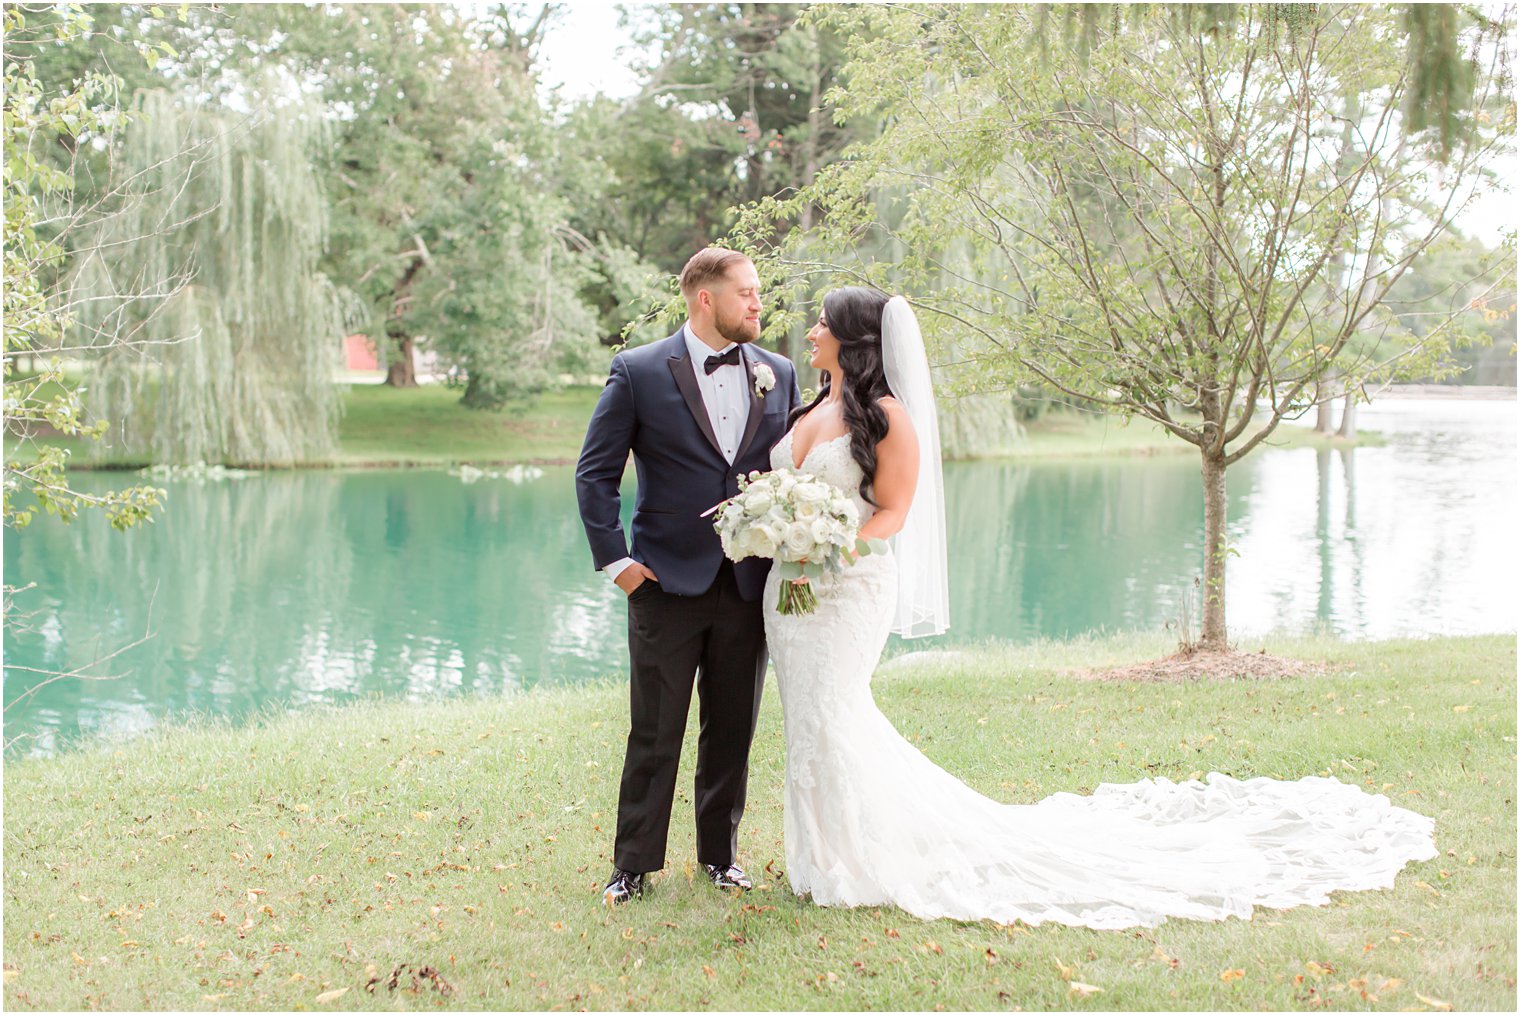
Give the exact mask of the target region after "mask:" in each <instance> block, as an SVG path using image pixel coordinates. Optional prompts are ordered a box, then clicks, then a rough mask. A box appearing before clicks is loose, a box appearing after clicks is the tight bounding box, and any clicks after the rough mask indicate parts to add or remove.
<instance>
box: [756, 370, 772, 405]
mask: <svg viewBox="0 0 1520 1015" xmlns="http://www.w3.org/2000/svg"><path fill="white" fill-rule="evenodd" d="M775 386H776V373H775V371H774V370H772V369H771V368H770V367H769V366H767V365H766V364H764V363H757V364H755V394H757V395H759V396H760V397H761V398H764V397H765V393H766V392H767V391H769V390H771V389H772V388H774V387H775Z"/></svg>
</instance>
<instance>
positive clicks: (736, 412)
mask: <svg viewBox="0 0 1520 1015" xmlns="http://www.w3.org/2000/svg"><path fill="white" fill-rule="evenodd" d="M681 334H682V335H683V336H684V337H685V338H686V355H687V357H688V358H690V360H691V366H692V370H693V372H694V373H695V374H696V375H697V390H698V391H700V392H701V393H702V404H703V405H704V406H706V408H707V421H708V422H709V423H711V424H712V430H713V434H714V435H715V436H716V437H717V438H718V447H719V448H721V449H722V451H723V457H724V458H726V459H728V464H730V465H732V464H733V463H734V459H735V458H736V457H737V456H738V454H739V442H740V441H741V440H742V439H743V438H744V427H745V425H746V424H748V423H749V385H750V378H749V374H748V371H746V370H745V369H744V355H743V353H742V352H741V353H740V355H739V362H738V363H733V364H729V363H725V364H723V365H722V366H720V367H718V368H717V369H716V370H714V371H713V372H712V373H710V374H709V373H708V372H707V357H709V356H721V355H722V354H723V353H726V352H728V350H730V349H732V348H733V347H734V343H732V342H728V343H725V344H724V345H723V347H722V348H720V349H714V348H712V347H711V346H709V345H708V344H707V343H706V342H704V341H702V340H701V339H700V338H698V337H697V336H696V335H695V334H694V333H693V332H692V330H691V323H690V322H687V323H686V324H683V325H682V326H681ZM632 563H633V558H632V557H624V558H623V559H622V560H615V561H613V562H612V563H611V564H608V565H607V566H606V567H604V568H602V570H603V571H605V572H606V573H607V577H609V578H611V579H612V580H613V581H616V580H617V576H618V575H620V574H622V573H623V570H624V569H625V568H627V567H628V565H629V564H632Z"/></svg>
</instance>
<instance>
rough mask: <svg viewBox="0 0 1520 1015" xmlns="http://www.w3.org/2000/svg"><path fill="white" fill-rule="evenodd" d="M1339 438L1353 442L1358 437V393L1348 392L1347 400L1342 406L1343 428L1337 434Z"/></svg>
mask: <svg viewBox="0 0 1520 1015" xmlns="http://www.w3.org/2000/svg"><path fill="white" fill-rule="evenodd" d="M1335 435H1336V436H1337V437H1344V438H1345V439H1346V440H1348V441H1349V440H1352V439H1353V438H1355V437H1356V392H1355V391H1348V392H1346V400H1345V401H1344V402H1343V403H1342V404H1341V428H1340V429H1339V430H1337V431H1336V432H1335Z"/></svg>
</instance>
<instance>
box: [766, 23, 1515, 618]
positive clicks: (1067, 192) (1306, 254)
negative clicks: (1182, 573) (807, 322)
mask: <svg viewBox="0 0 1520 1015" xmlns="http://www.w3.org/2000/svg"><path fill="white" fill-rule="evenodd" d="M1284 13H1285V12H1282V11H1279V10H1278V8H1276V7H1275V6H1272V5H1244V6H1240V7H1230V8H1227V9H1226V8H1223V7H1220V8H1219V9H1218V10H1213V9H1212V8H1211V9H1189V10H1188V11H1186V12H1182V11H1179V10H1176V9H1168V8H1162V7H1148V8H1144V9H1142V10H1140V11H1138V12H1134V13H1132V14H1131V15H1128V17H1129V19H1130V20H1129V21H1128V22H1127V23H1123V22H1120V21H1115V22H1113V23H1111V24H1106V23H1103V22H1101V21H1098V22H1095V21H1093V20H1091V19H1088V20H1086V21H1084V22H1082V24H1084V25H1085V26H1086V27H1084V32H1085V33H1086V36H1085V37H1086V38H1087V39H1088V42H1087V43H1086V44H1085V45H1074V44H1067V45H1062V46H1044V47H1043V49H1042V41H1043V40H1044V39H1045V35H1046V34H1047V32H1048V25H1046V24H1045V16H1044V15H1043V14H1041V12H1040V11H1038V10H1032V9H1029V8H1025V7H1021V6H1016V5H982V6H972V5H958V4H939V5H916V6H914V7H912V8H905V7H887V6H853V5H851V6H830V7H827V8H819V9H818V10H817V12H816V13H812V14H810V15H809V19H810V20H812V19H814V18H816V19H818V20H819V21H821V22H822V23H825V24H827V25H828V26H830V28H831V29H832V30H833V31H834V32H835V33H836V34H838V35H840V36H845V37H848V38H849V39H850V40H851V41H850V49H849V58H850V59H849V62H848V64H847V65H846V66H845V68H844V70H843V72H842V79H843V83H842V84H841V86H840V87H839V88H837V89H835V90H834V91H833V92H832V93H831V94H830V96H829V99H830V101H831V102H832V103H833V105H834V106H835V108H836V109H837V115H838V116H839V117H841V118H849V117H869V116H878V117H881V118H883V119H884V120H885V121H886V123H887V127H886V129H885V131H884V132H883V134H882V135H881V137H880V138H878V139H877V140H874V141H871V142H868V143H864V144H860V145H857V146H856V147H854V148H853V149H851V150H850V152H849V153H848V157H847V158H846V159H844V160H842V161H840V162H837V163H835V164H833V165H830V166H827V167H825V168H824V169H823V170H822V171H821V172H820V173H819V174H818V175H817V177H816V178H815V179H814V180H813V182H812V183H810V184H809V185H808V186H807V187H804V188H803V189H802V190H800V191H799V192H797V193H796V194H795V195H787V196H783V197H780V198H775V199H763V200H761V201H758V202H755V203H754V204H752V205H750V206H748V207H747V208H745V209H743V210H742V212H741V216H740V220H739V223H738V225H737V228H736V232H737V234H738V235H739V237H740V239H739V242H740V243H741V244H744V245H747V248H748V249H750V250H751V251H753V252H754V253H755V254H756V255H757V256H759V257H760V258H761V261H762V279H766V280H770V281H771V282H773V283H775V284H777V285H779V286H781V287H783V288H785V289H786V290H787V291H788V292H789V294H790V302H791V303H792V304H793V305H801V304H804V303H806V302H807V301H808V299H809V298H810V296H811V294H812V293H814V292H816V291H817V290H819V289H821V288H825V287H828V286H832V285H837V284H841V283H853V284H867V285H876V286H879V287H881V288H885V289H889V290H895V291H900V292H908V293H912V294H914V299H915V301H916V303H917V305H918V306H919V307H920V310H921V316H922V317H924V318H925V325H926V327H925V330H926V333H927V334H928V335H929V337H930V338H931V340H937V344H938V350H939V352H938V355H937V357H936V358H937V359H938V360H939V361H940V362H941V363H943V364H945V365H946V366H945V367H942V368H941V370H942V373H943V374H945V375H946V376H942V377H941V381H942V382H943V383H946V386H947V387H948V388H949V389H950V390H955V391H986V390H994V391H995V390H1001V389H1004V388H1006V387H1008V386H1010V385H1012V384H1018V383H1028V382H1038V383H1040V384H1043V385H1045V386H1047V387H1048V388H1050V389H1054V390H1055V391H1057V392H1060V393H1061V394H1062V395H1064V396H1066V397H1068V398H1071V399H1073V400H1076V401H1078V402H1083V403H1087V404H1091V405H1095V406H1098V407H1102V408H1105V409H1108V410H1111V411H1117V412H1120V413H1125V414H1130V415H1138V416H1141V417H1144V418H1146V419H1149V420H1151V421H1153V422H1155V423H1157V424H1159V425H1161V426H1162V427H1164V428H1166V430H1167V431H1169V432H1170V433H1172V434H1173V435H1174V436H1176V437H1178V438H1180V439H1182V440H1184V441H1186V442H1188V443H1190V444H1192V445H1194V446H1195V447H1196V448H1198V450H1199V452H1200V454H1201V455H1202V456H1203V459H1204V462H1205V465H1206V471H1207V470H1208V469H1212V470H1213V471H1214V472H1215V473H1216V474H1218V473H1220V472H1222V470H1223V469H1224V468H1226V467H1227V466H1228V465H1230V464H1232V463H1234V462H1236V461H1239V460H1240V459H1241V458H1242V457H1243V456H1245V455H1246V454H1249V453H1250V452H1251V451H1252V450H1254V449H1255V448H1256V447H1258V446H1259V445H1260V444H1261V442H1262V441H1264V440H1266V439H1267V438H1268V437H1270V435H1271V434H1272V432H1273V431H1274V429H1275V428H1276V427H1277V425H1278V424H1279V423H1280V422H1281V421H1282V420H1284V419H1289V418H1296V417H1297V416H1299V415H1302V414H1303V413H1304V412H1306V411H1308V410H1309V409H1310V408H1311V407H1312V406H1313V405H1314V403H1315V401H1316V400H1317V399H1321V398H1326V397H1334V395H1336V394H1339V393H1340V391H1341V390H1345V389H1346V388H1350V389H1355V388H1356V387H1357V386H1359V385H1361V384H1363V383H1367V382H1371V381H1380V380H1386V379H1391V378H1399V377H1414V376H1421V375H1424V374H1428V373H1431V372H1437V371H1443V370H1447V369H1449V364H1450V356H1449V353H1450V348H1451V341H1450V340H1451V337H1452V335H1451V333H1450V331H1449V330H1448V329H1445V328H1439V327H1438V328H1431V329H1429V330H1427V331H1425V332H1423V333H1421V334H1418V335H1417V334H1414V333H1412V332H1410V331H1408V330H1407V329H1406V328H1405V327H1403V325H1402V323H1401V322H1400V320H1399V319H1398V317H1397V316H1396V315H1395V314H1394V313H1392V312H1391V310H1390V309H1389V308H1388V306H1387V305H1386V304H1385V300H1386V299H1387V298H1388V296H1389V293H1390V291H1391V288H1392V286H1393V285H1394V284H1395V283H1396V282H1397V281H1398V280H1399V278H1400V277H1401V276H1402V275H1403V274H1404V273H1405V272H1406V271H1407V270H1408V269H1409V267H1410V266H1411V265H1412V264H1414V263H1416V261H1417V260H1418V258H1419V257H1420V256H1421V254H1422V252H1423V251H1424V250H1425V249H1426V248H1427V247H1429V246H1430V244H1431V243H1432V242H1433V241H1434V240H1435V239H1436V238H1437V237H1438V236H1439V235H1440V234H1441V233H1442V231H1443V230H1445V229H1446V228H1447V227H1448V226H1449V224H1450V221H1451V217H1452V215H1453V213H1454V212H1455V211H1456V210H1458V209H1460V208H1461V207H1462V206H1463V204H1464V203H1465V202H1466V201H1468V200H1470V199H1471V197H1472V196H1473V194H1474V193H1475V192H1476V190H1478V189H1481V188H1483V187H1485V186H1491V185H1492V182H1493V181H1492V180H1491V178H1490V177H1489V175H1488V174H1490V173H1491V171H1492V168H1493V167H1495V166H1497V165H1499V164H1500V159H1501V158H1502V156H1503V155H1504V154H1505V153H1507V152H1509V151H1511V150H1512V149H1513V135H1514V114H1513V105H1512V104H1511V103H1508V102H1506V100H1505V98H1504V95H1503V92H1502V87H1503V86H1504V83H1505V82H1506V81H1507V80H1508V74H1507V69H1506V68H1505V67H1504V65H1503V64H1502V61H1500V62H1497V63H1493V64H1491V65H1489V66H1486V67H1483V68H1481V71H1482V72H1481V73H1480V74H1479V75H1478V76H1477V78H1476V79H1475V92H1474V95H1475V98H1474V100H1473V102H1472V108H1473V109H1474V110H1475V111H1477V112H1478V113H1481V114H1482V115H1481V116H1480V115H1476V114H1475V115H1474V116H1473V118H1472V119H1473V121H1474V122H1473V127H1472V130H1471V131H1468V132H1466V133H1464V134H1461V135H1458V136H1456V137H1455V138H1454V142H1453V143H1454V148H1453V150H1452V152H1451V154H1450V158H1449V160H1448V161H1447V162H1446V164H1445V165H1444V167H1443V165H1442V158H1443V153H1442V151H1441V149H1440V146H1438V145H1434V144H1430V143H1426V141H1425V140H1424V139H1423V138H1422V137H1420V136H1411V135H1410V134H1408V133H1407V131H1405V130H1404V129H1403V125H1402V124H1401V120H1400V110H1401V108H1402V104H1403V102H1404V100H1405V94H1406V86H1407V81H1408V77H1409V72H1410V67H1411V65H1412V64H1417V63H1418V62H1419V59H1420V57H1419V55H1418V54H1416V53H1412V52H1411V47H1410V44H1409V41H1408V38H1407V35H1406V34H1405V33H1403V32H1401V30H1400V22H1399V21H1398V16H1397V13H1396V12H1392V11H1390V10H1388V9H1386V8H1378V7H1371V6H1359V7H1335V8H1331V7H1316V8H1314V9H1313V11H1312V12H1309V11H1304V10H1295V11H1293V12H1291V13H1292V18H1291V20H1290V21H1287V22H1285V21H1283V15H1284ZM1216 15H1217V16H1216ZM1284 27H1286V28H1287V30H1286V31H1284V30H1283V28H1284ZM1507 30H1508V26H1506V25H1498V24H1493V23H1490V22H1484V23H1481V24H1476V25H1472V26H1471V27H1468V28H1465V29H1464V30H1463V32H1462V34H1461V43H1462V45H1463V46H1464V47H1466V48H1467V50H1468V51H1470V52H1471V53H1473V54H1475V55H1478V54H1482V55H1485V56H1490V57H1492V58H1493V59H1494V60H1499V55H1498V54H1500V53H1502V49H1503V47H1502V45H1499V42H1500V40H1501V39H1502V36H1503V33H1504V32H1506V31H1507ZM1437 171H1440V172H1441V173H1442V180H1441V185H1440V187H1439V188H1438V189H1437V188H1432V187H1431V186H1430V185H1429V184H1428V183H1427V181H1428V180H1430V179H1432V178H1433V177H1434V176H1435V174H1436V172H1437ZM815 209H822V211H823V212H824V218H823V222H822V225H821V227H820V228H817V229H814V230H812V231H811V232H810V233H808V234H806V235H805V236H801V235H799V234H797V233H790V234H787V233H785V232H784V231H778V230H777V228H776V226H775V223H776V222H777V221H781V222H798V221H801V220H802V219H803V217H804V216H805V215H810V214H812V212H813V210H815ZM778 232H779V234H780V235H781V236H782V238H781V239H780V240H778V239H776V237H777V235H778ZM1512 279H1513V267H1512V265H1511V266H1509V267H1508V270H1501V271H1499V272H1498V273H1497V274H1495V275H1494V276H1493V277H1492V278H1491V280H1490V281H1491V289H1490V290H1488V291H1485V293H1482V294H1479V295H1480V296H1485V295H1492V294H1493V293H1494V292H1495V291H1497V292H1498V293H1501V294H1502V293H1503V292H1505V290H1506V288H1507V287H1508V286H1509V285H1511V284H1512ZM787 326H788V322H785V321H776V320H774V319H773V321H772V327H775V328H784V327H787ZM976 373H980V374H982V377H983V379H982V380H981V381H978V380H977V378H976V376H975V374H976ZM1332 377H1334V378H1337V379H1338V380H1337V384H1338V385H1340V386H1338V387H1336V388H1334V389H1333V390H1331V389H1329V386H1328V385H1326V384H1325V383H1324V382H1326V381H1327V380H1329V379H1330V378H1332ZM1327 390H1331V393H1330V394H1326V391H1327ZM1259 416H1264V417H1265V422H1264V424H1258V423H1257V419H1258V417H1259ZM1223 510H1224V504H1223V501H1222V499H1216V500H1215V501H1211V502H1210V503H1209V504H1207V505H1206V510H1205V517H1206V539H1207V542H1208V544H1209V546H1211V547H1213V548H1214V549H1215V550H1217V549H1218V548H1219V547H1220V546H1222V538H1223V536H1222V533H1223V518H1222V513H1223ZM1205 564H1206V567H1205V570H1206V583H1207V584H1209V585H1210V586H1211V587H1218V588H1221V589H1222V588H1223V578H1224V573H1223V558H1222V557H1219V556H1218V555H1217V554H1215V553H1208V554H1205ZM1216 599H1217V601H1215V602H1211V611H1215V612H1211V613H1210V614H1209V615H1208V616H1207V617H1206V626H1205V634H1206V637H1207V639H1208V641H1209V643H1210V645H1211V646H1214V645H1216V644H1222V642H1223V638H1224V625H1223V601H1222V596H1221V597H1216Z"/></svg>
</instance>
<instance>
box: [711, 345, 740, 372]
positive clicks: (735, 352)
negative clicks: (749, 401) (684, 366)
mask: <svg viewBox="0 0 1520 1015" xmlns="http://www.w3.org/2000/svg"><path fill="white" fill-rule="evenodd" d="M738 365H739V347H738V346H737V345H736V346H732V347H731V348H730V349H729V350H728V352H725V353H724V354H723V355H721V356H709V357H707V362H706V363H704V364H703V367H704V369H706V370H707V374H708V376H709V377H711V376H712V372H713V371H714V370H716V369H718V368H719V367H722V366H729V367H736V366H738Z"/></svg>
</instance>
